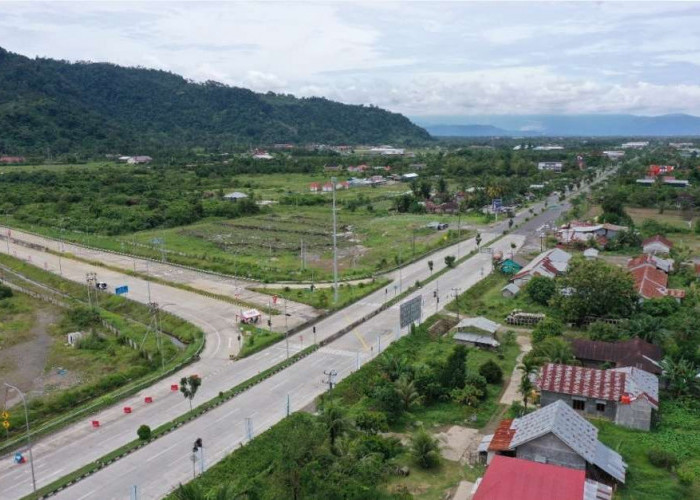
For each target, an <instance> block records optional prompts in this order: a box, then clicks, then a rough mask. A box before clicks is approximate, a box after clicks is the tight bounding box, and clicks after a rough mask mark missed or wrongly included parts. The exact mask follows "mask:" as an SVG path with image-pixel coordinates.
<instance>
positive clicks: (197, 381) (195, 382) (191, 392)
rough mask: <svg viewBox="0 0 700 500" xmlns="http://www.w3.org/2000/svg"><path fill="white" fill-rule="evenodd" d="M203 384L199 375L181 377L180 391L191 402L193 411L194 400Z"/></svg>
mask: <svg viewBox="0 0 700 500" xmlns="http://www.w3.org/2000/svg"><path fill="white" fill-rule="evenodd" d="M200 385H202V379H201V378H199V375H190V376H189V377H182V378H181V379H180V392H181V393H182V395H183V396H184V397H185V399H187V400H189V402H190V411H192V400H193V399H194V396H195V394H197V390H198V389H199V386H200Z"/></svg>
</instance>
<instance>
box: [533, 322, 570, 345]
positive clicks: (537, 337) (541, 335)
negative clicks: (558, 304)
mask: <svg viewBox="0 0 700 500" xmlns="http://www.w3.org/2000/svg"><path fill="white" fill-rule="evenodd" d="M563 332H564V325H562V324H561V321H559V320H558V319H555V318H552V317H547V318H545V319H543V320H542V321H540V322H539V323H537V326H535V329H534V330H532V341H533V342H541V341H543V340H544V339H546V338H547V337H558V336H560V335H561V334H562V333H563Z"/></svg>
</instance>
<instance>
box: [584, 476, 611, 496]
mask: <svg viewBox="0 0 700 500" xmlns="http://www.w3.org/2000/svg"><path fill="white" fill-rule="evenodd" d="M612 495H613V489H612V488H611V487H610V486H608V485H607V484H603V483H599V482H598V481H593V480H592V479H586V483H585V484H584V485H583V500H611V499H612Z"/></svg>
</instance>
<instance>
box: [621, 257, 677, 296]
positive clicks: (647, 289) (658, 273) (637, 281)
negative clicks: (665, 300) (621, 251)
mask: <svg viewBox="0 0 700 500" xmlns="http://www.w3.org/2000/svg"><path fill="white" fill-rule="evenodd" d="M627 268H628V269H629V272H630V273H631V274H632V277H634V287H635V289H636V290H637V293H638V294H639V296H640V297H642V298H644V299H658V298H661V297H666V296H669V297H674V298H676V299H682V298H683V297H685V290H669V289H668V288H667V287H668V274H666V273H665V272H664V271H662V270H661V269H658V267H657V263H656V262H655V261H654V257H653V256H651V255H644V256H642V257H637V258H634V259H632V260H630V261H629V262H628V263H627Z"/></svg>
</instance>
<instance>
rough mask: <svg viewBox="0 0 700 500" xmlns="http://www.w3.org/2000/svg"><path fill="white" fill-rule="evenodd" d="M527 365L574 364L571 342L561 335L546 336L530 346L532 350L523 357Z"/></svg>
mask: <svg viewBox="0 0 700 500" xmlns="http://www.w3.org/2000/svg"><path fill="white" fill-rule="evenodd" d="M526 360H527V362H528V364H529V365H539V364H542V363H546V362H549V363H560V364H563V365H570V364H576V359H575V358H574V354H573V351H572V350H571V344H570V343H569V342H567V341H566V340H564V339H563V338H561V337H547V338H545V339H544V340H542V341H541V342H539V343H536V344H535V345H534V346H533V347H532V351H530V352H529V353H527V354H526V355H525V357H524V358H523V364H524V365H525V364H526V363H525V362H526Z"/></svg>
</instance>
